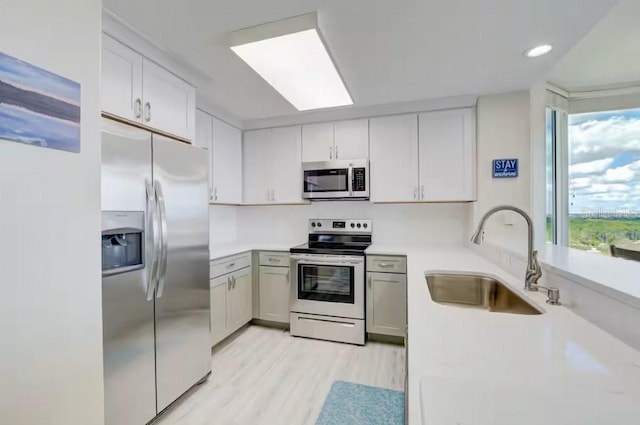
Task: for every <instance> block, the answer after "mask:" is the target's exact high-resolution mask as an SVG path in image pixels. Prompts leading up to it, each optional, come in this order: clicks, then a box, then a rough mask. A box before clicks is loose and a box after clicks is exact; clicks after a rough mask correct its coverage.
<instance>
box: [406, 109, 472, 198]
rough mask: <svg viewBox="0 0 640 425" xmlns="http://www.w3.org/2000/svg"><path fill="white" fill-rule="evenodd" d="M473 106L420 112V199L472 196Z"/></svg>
mask: <svg viewBox="0 0 640 425" xmlns="http://www.w3.org/2000/svg"><path fill="white" fill-rule="evenodd" d="M473 115H474V114H473V110H472V109H470V108H466V109H452V110H447V111H437V112H429V113H425V114H420V116H419V118H418V119H419V122H420V143H419V149H420V190H421V195H422V200H423V201H472V200H475V175H476V143H475V139H476V138H475V121H474V116H473Z"/></svg>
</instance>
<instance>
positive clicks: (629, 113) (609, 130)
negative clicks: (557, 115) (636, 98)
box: [569, 108, 640, 213]
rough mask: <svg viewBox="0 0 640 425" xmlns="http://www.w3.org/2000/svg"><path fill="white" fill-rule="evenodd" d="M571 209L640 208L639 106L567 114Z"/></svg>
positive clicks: (579, 210) (576, 211) (580, 210)
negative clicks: (622, 109) (629, 108)
mask: <svg viewBox="0 0 640 425" xmlns="http://www.w3.org/2000/svg"><path fill="white" fill-rule="evenodd" d="M569 164H570V166H569V192H570V196H571V202H570V207H569V211H570V212H571V213H578V212H584V211H586V210H591V211H597V210H599V209H602V210H606V211H616V210H634V211H639V212H640V108H639V109H631V110H625V111H614V112H598V113H587V114H574V115H569Z"/></svg>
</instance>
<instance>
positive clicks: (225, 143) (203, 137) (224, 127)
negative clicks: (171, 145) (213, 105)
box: [194, 109, 242, 204]
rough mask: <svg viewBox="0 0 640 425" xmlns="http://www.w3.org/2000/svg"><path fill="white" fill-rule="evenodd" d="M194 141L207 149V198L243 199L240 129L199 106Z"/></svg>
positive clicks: (219, 200)
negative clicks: (200, 108)
mask: <svg viewBox="0 0 640 425" xmlns="http://www.w3.org/2000/svg"><path fill="white" fill-rule="evenodd" d="M194 144H195V145H196V146H198V147H200V148H202V149H207V150H208V151H209V202H212V203H218V204H240V203H242V132H241V131H240V130H238V129H237V128H235V127H233V126H231V125H229V124H227V123H225V122H224V121H220V120H219V119H218V118H216V117H213V116H211V115H209V114H208V113H206V112H204V111H201V110H199V109H198V110H196V138H195V140H194Z"/></svg>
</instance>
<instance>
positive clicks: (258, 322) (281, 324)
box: [251, 319, 289, 330]
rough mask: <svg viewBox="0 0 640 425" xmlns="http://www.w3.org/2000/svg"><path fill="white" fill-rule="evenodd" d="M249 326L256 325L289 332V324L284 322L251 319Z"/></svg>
mask: <svg viewBox="0 0 640 425" xmlns="http://www.w3.org/2000/svg"><path fill="white" fill-rule="evenodd" d="M251 324H252V325H256V326H264V327H267V328H277V329H284V330H289V323H288V322H287V323H284V322H272V321H271V320H263V319H252V320H251Z"/></svg>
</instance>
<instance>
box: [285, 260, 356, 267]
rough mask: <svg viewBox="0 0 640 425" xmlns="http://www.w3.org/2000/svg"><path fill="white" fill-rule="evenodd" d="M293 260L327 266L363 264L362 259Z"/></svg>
mask: <svg viewBox="0 0 640 425" xmlns="http://www.w3.org/2000/svg"><path fill="white" fill-rule="evenodd" d="M293 261H295V262H296V263H297V264H311V265H313V264H318V265H328V266H334V265H335V266H342V265H356V266H357V265H359V264H364V260H326V261H323V260H308V259H304V260H295V259H293Z"/></svg>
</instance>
